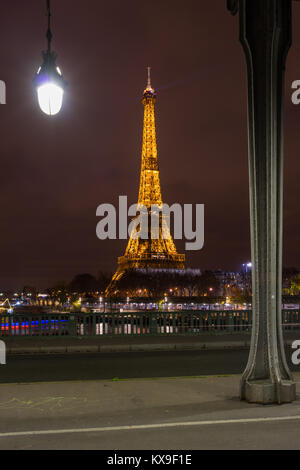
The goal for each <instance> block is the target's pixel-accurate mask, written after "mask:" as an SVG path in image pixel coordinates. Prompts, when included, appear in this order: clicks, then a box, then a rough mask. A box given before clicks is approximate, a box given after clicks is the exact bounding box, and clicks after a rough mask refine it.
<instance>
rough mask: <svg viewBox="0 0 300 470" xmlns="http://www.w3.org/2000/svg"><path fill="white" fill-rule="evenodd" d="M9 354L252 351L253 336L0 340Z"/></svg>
mask: <svg viewBox="0 0 300 470" xmlns="http://www.w3.org/2000/svg"><path fill="white" fill-rule="evenodd" d="M284 336H285V343H286V345H287V346H290V345H291V344H292V342H293V341H294V340H297V339H300V330H295V331H286V332H285V334H284ZM0 339H2V340H3V341H4V342H5V344H6V351H7V354H8V355H9V354H55V353H56V354H65V353H86V352H93V353H108V352H131V351H172V350H181V351H183V350H218V349H249V346H250V333H238V332H237V333H234V334H227V333H225V334H222V333H213V334H201V335H194V336H191V335H187V336H175V335H173V334H172V335H170V336H168V335H164V336H150V335H144V336H143V335H141V336H134V335H130V336H129V335H128V336H121V335H120V336H115V337H109V336H96V337H68V336H42V337H29V336H28V337H26V336H9V337H0Z"/></svg>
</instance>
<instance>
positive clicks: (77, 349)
mask: <svg viewBox="0 0 300 470" xmlns="http://www.w3.org/2000/svg"><path fill="white" fill-rule="evenodd" d="M293 341H294V340H291V339H287V340H286V341H285V346H287V347H290V346H291V345H292V343H293ZM249 348H250V339H247V340H244V341H234V342H232V341H231V342H230V341H210V342H205V343H157V344H102V345H100V344H99V345H97V344H90V345H88V344H85V345H83V344H77V345H76V344H71V345H65V346H62V345H59V346H56V345H49V344H48V345H40V346H30V345H27V346H26V347H24V345H22V346H9V345H8V346H7V355H30V354H32V355H34V354H40V355H43V354H85V353H102V354H105V353H122V352H147V351H149V352H150V351H153V352H155V351H219V350H226V349H227V350H228V349H232V350H241V349H249Z"/></svg>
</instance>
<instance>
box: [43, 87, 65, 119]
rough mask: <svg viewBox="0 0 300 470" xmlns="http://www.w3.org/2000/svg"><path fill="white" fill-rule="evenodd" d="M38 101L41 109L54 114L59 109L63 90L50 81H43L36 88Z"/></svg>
mask: <svg viewBox="0 0 300 470" xmlns="http://www.w3.org/2000/svg"><path fill="white" fill-rule="evenodd" d="M37 94H38V101H39V106H40V108H41V110H42V111H43V112H44V113H45V114H48V116H54V115H55V114H58V113H59V111H60V110H61V107H62V104H63V96H64V90H63V88H62V87H60V86H59V85H57V84H56V83H53V82H51V81H49V82H46V83H44V84H43V85H41V86H39V87H38V88H37Z"/></svg>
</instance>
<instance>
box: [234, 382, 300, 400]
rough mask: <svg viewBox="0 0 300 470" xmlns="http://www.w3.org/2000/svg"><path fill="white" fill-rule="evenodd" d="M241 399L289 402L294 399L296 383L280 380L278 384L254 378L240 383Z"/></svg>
mask: <svg viewBox="0 0 300 470" xmlns="http://www.w3.org/2000/svg"><path fill="white" fill-rule="evenodd" d="M241 388H242V393H241V399H242V400H246V401H248V402H249V403H260V404H262V405H268V404H271V403H290V402H292V401H294V400H295V399H296V384H295V383H294V382H292V381H291V380H282V381H281V382H280V383H279V384H275V383H272V382H271V381H270V382H269V383H268V382H267V381H266V380H256V381H252V382H245V383H243V384H242V387H241Z"/></svg>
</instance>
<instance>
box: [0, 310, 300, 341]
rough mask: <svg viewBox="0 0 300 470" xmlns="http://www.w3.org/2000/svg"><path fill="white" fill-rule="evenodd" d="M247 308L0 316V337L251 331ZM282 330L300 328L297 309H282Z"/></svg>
mask: <svg viewBox="0 0 300 470" xmlns="http://www.w3.org/2000/svg"><path fill="white" fill-rule="evenodd" d="M251 319H252V311H251V310H239V311H236V310H232V311H228V310H226V311H207V310H199V311H181V312H156V311H145V312H131V313H70V314H66V313H61V314H60V313H59V314H58V313H55V314H54V313H53V314H42V315H36V314H31V315H30V314H27V315H22V314H17V315H1V316H0V337H7V336H28V337H37V336H77V337H80V336H81V337H83V336H124V335H125V336H127V335H132V336H142V335H173V334H174V335H200V334H205V333H206V334H207V333H211V334H218V333H235V332H250V331H251ZM282 325H283V329H284V330H294V329H300V311H299V310H283V312H282Z"/></svg>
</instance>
